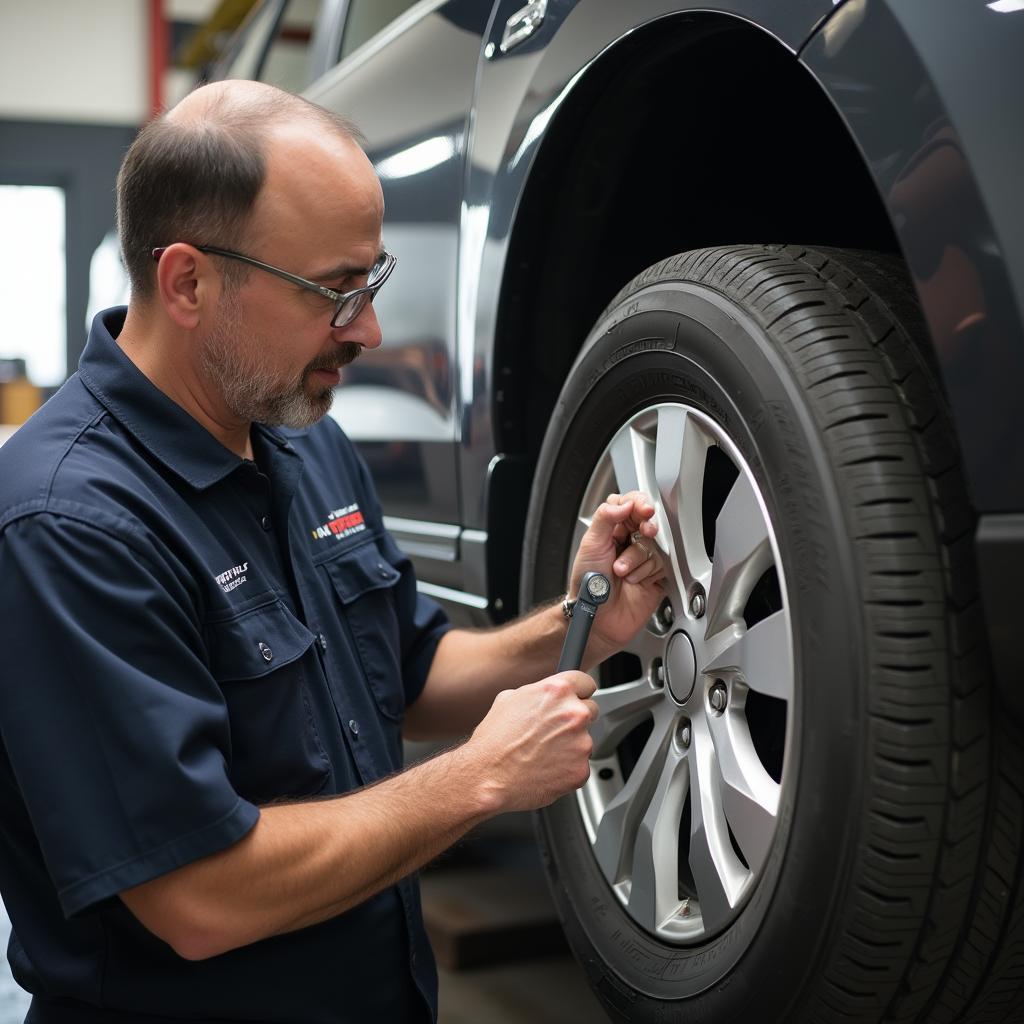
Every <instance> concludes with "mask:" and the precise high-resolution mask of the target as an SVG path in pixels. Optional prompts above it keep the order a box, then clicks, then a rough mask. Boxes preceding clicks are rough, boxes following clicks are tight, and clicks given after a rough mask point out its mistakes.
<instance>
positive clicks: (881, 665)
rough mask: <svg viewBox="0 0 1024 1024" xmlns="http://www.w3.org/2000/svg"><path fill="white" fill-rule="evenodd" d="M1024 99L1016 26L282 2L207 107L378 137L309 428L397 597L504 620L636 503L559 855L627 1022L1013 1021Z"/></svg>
mask: <svg viewBox="0 0 1024 1024" xmlns="http://www.w3.org/2000/svg"><path fill="white" fill-rule="evenodd" d="M711 7H713V8H714V9H709V8H711ZM1022 68H1024V0H992V2H985V0H724V2H722V3H717V4H714V5H709V4H707V3H698V2H696V0H694V2H686V0H628V2H624V0H578V2H573V0H547V2H545V0H534V2H532V3H527V4H526V5H525V6H523V3H522V0H500V2H496V3H488V2H483V0H421V2H419V3H413V4H410V3H408V2H402V0H348V2H345V0H333V2H332V0H323V2H321V3H316V2H312V0H307V2H305V3H301V2H297V0H291V2H284V0H277V2H269V3H265V4H262V5H261V6H259V7H257V8H256V10H255V12H254V14H253V16H252V17H251V18H250V20H249V22H248V24H247V25H246V27H245V28H244V29H243V30H242V32H241V33H240V35H239V37H238V39H237V42H236V43H235V44H234V47H233V49H232V50H231V52H230V55H229V57H228V59H227V61H226V63H225V65H224V66H223V67H221V68H220V72H219V73H220V74H223V75H231V76H245V77H255V78H261V79H263V80H265V81H270V82H273V83H275V84H279V85H283V86H284V87H286V88H290V89H292V90H294V91H302V92H304V93H305V95H307V96H308V97H310V98H311V99H313V100H315V101H317V102H319V103H321V104H323V105H325V106H327V107H329V108H331V109H333V110H337V111H340V112H343V113H345V114H346V115H348V116H350V117H352V118H353V119H354V120H355V121H356V122H357V123H358V124H359V125H360V127H361V129H362V131H363V132H364V133H365V135H366V139H367V147H366V148H367V151H368V152H369V154H370V156H371V158H372V159H373V161H374V163H375V165H376V168H377V171H378V173H379V175H380V178H381V180H382V182H383V185H384V193H385V198H386V202H387V217H386V222H385V240H386V243H387V245H388V247H389V249H391V250H392V251H394V252H395V253H396V254H397V255H398V257H399V264H398V269H397V270H396V272H395V276H394V282H393V284H392V285H391V286H390V287H389V288H388V289H386V290H385V291H384V292H382V293H381V295H380V298H379V300H378V313H379V316H380V320H381V322H382V324H383V327H384V335H385V344H384V347H383V349H381V350H380V351H379V352H377V353H374V354H372V355H370V356H367V357H366V358H364V359H361V360H360V361H359V362H358V363H356V364H354V365H353V366H352V367H351V368H349V369H348V370H346V380H345V383H344V385H343V390H342V392H341V393H340V395H339V396H338V400H337V402H336V403H335V404H336V413H335V414H336V415H337V418H338V419H339V421H340V422H341V423H342V425H343V426H344V428H345V429H346V430H347V432H348V433H349V435H350V436H351V437H353V438H354V439H355V440H356V441H357V442H358V443H359V445H360V446H361V448H362V450H363V452H364V454H365V455H366V457H367V459H368V461H369V463H370V465H371V467H372V469H373V471H374V475H375V479H376V482H377V484H378V487H379V489H380V492H381V495H382V498H383V500H384V504H385V509H386V511H387V513H388V519H387V523H388V526H389V528H390V529H391V531H392V532H393V533H394V535H395V537H396V539H397V540H398V542H399V543H400V544H401V545H403V546H404V547H405V549H406V550H407V551H408V552H409V553H410V554H411V555H413V557H414V558H415V560H416V565H417V569H418V573H419V577H420V580H421V583H420V585H421V587H422V589H423V590H424V591H426V592H427V593H429V594H431V595H433V596H435V597H437V598H439V599H441V600H442V601H444V602H445V603H446V605H447V606H448V608H449V609H450V610H451V612H452V613H453V615H454V616H455V617H456V618H457V619H459V620H461V621H469V622H476V623H493V622H500V621H501V620H503V619H505V618H507V617H509V616H511V615H513V614H515V613H517V612H518V611H519V610H521V609H525V608H529V607H531V606H533V605H535V604H537V603H538V602H541V601H546V600H549V599H551V598H555V597H557V596H559V595H560V594H561V593H562V592H563V591H564V589H565V585H566V574H567V571H568V566H569V559H570V556H571V553H572V552H573V550H574V545H575V541H576V539H577V538H578V537H579V536H580V534H581V533H582V531H583V530H584V529H585V525H586V523H587V521H588V516H589V515H590V514H591V512H592V511H593V509H594V508H595V506H596V505H597V504H598V503H599V502H600V500H602V498H603V497H604V496H605V495H607V494H608V493H609V492H613V491H620V492H621V491H625V490H628V489H631V488H634V487H640V488H642V489H644V490H646V491H647V492H648V493H650V494H651V495H652V496H653V497H654V498H655V500H656V503H657V506H658V513H657V514H658V522H659V523H660V526H661V532H660V539H661V544H662V547H663V551H664V553H665V556H666V558H667V560H668V563H669V564H670V566H671V572H670V575H669V581H668V584H667V590H666V599H665V601H664V604H663V605H662V607H661V609H660V610H659V612H658V614H657V615H656V616H655V617H654V618H653V619H652V620H651V622H650V623H649V625H648V627H647V628H646V629H645V630H644V631H643V632H642V633H641V634H640V635H638V636H637V637H636V638H635V639H634V640H633V642H632V643H631V644H630V645H629V648H628V650H627V651H626V652H625V653H623V654H621V655H619V656H617V657H615V658H613V659H611V660H610V661H609V662H606V663H605V664H604V665H602V666H601V668H600V670H599V671H598V672H597V673H596V675H597V678H598V680H599V685H600V690H599V692H598V694H597V700H598V702H599V703H600V704H601V706H602V711H603V714H602V717H601V719H600V720H599V722H598V723H597V725H596V726H595V729H594V740H595V751H594V760H593V770H592V773H591V778H590V781H589V782H588V783H587V785H586V786H585V787H584V788H583V789H582V790H581V791H580V792H579V793H578V794H577V795H575V796H573V797H568V798H566V799H564V800H562V801H560V802H558V803H557V804H555V805H553V806H551V807H549V808H547V809H546V810H545V811H544V812H543V814H542V815H541V819H540V832H541V837H542V846H543V853H544V859H545V863H546V865H547V869H548V871H549V874H550V879H551V883H552V887H553V892H554V896H555V900H556V903H557V906H558V909H559V912H560V914H561V916H562V918H563V922H564V926H565V930H566V933H567V935H568V937H569V941H570V942H571V944H572V946H573V948H574V950H575V952H576V954H577V956H578V958H579V960H580V962H581V963H582V965H583V967H584V968H585V969H586V971H587V973H588V975H589V976H590V979H591V981H592V983H593V986H594V988H595V990H596V992H597V994H598V996H599V998H600V999H601V1001H602V1003H603V1004H604V1006H605V1007H606V1008H607V1010H608V1012H609V1014H610V1015H611V1016H612V1017H613V1018H614V1019H616V1020H622V1021H650V1022H654V1021H669V1020H679V1021H706V1022H711V1021H714V1022H747V1021H750V1022H758V1024H773V1022H832V1021H835V1022H839V1021H844V1022H846V1021H858V1022H883V1021H884V1022H894V1024H895V1022H908V1024H909V1022H925V1021H929V1022H932V1021H934V1022H950V1021H977V1022H995V1021H1005V1022H1019V1021H1022V1020H1024V990H1022V985H1024V892H1022V887H1021V871H1020V867H1021V862H1022V841H1024V834H1022V830H1024V756H1022V754H1024V748H1022V744H1021V734H1020V728H1019V725H1018V723H1019V722H1020V720H1021V718H1022V716H1024V687H1022V685H1021V676H1022V673H1024V655H1022V649H1024V645H1022V643H1021V641H1020V640H1019V638H1018V637H1017V636H1016V631H1017V628H1018V626H1017V622H1016V619H1018V618H1019V617H1020V615H1021V613H1022V611H1024V607H1022V602H1021V600H1020V598H1019V596H1018V595H1019V593H1020V589H1021V586H1022V583H1021V581H1022V580H1024V427H1022V421H1021V417H1020V413H1019V405H1020V402H1019V400H1018V395H1017V392H1018V389H1019V388H1020V387H1021V386H1022V384H1024V330H1022V319H1021V310H1022V308H1024V305H1022V304H1024V200H1022V198H1021V195H1020V189H1021V183H1022V181H1024V142H1022V138H1024V72H1022Z"/></svg>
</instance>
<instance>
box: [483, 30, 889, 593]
mask: <svg viewBox="0 0 1024 1024" xmlns="http://www.w3.org/2000/svg"><path fill="white" fill-rule="evenodd" d="M754 85H756V86H757V90H758V92H757V95H756V96H752V97H749V98H748V101H747V102H745V103H743V102H740V100H741V97H742V96H743V93H744V91H745V90H746V91H749V89H750V87H751V86H754ZM766 111H768V112H771V111H775V112H776V115H771V114H769V113H766ZM811 119H813V123H814V124H815V131H814V132H813V133H808V132H807V131H806V130H805V129H804V128H803V126H804V125H805V124H806V123H807V122H808V121H810V120H811ZM673 124H675V125H678V128H677V130H676V133H675V134H673V135H670V136H668V137H666V133H665V130H664V129H665V126H666V125H668V126H671V125H673ZM755 175H756V178H755ZM754 182H756V187H752V185H753V184H754ZM754 241H799V242H806V243H808V244H819V245H827V246H832V247H847V248H849V247H853V248H864V249H875V250H882V251H888V252H898V251H899V249H898V243H897V241H896V236H895V234H894V232H893V228H892V224H891V222H890V219H889V217H888V215H887V213H886V210H885V207H884V204H883V202H882V200H881V197H880V195H879V193H878V190H877V188H876V187H875V185H874V183H873V181H872V179H871V176H870V174H869V171H868V168H867V166H866V165H865V163H864V161H863V159H862V157H861V155H860V153H859V151H858V149H857V147H856V145H855V143H854V141H853V139H852V138H851V136H850V133H849V130H848V128H847V126H846V124H845V122H844V121H843V119H842V118H841V117H840V116H839V114H838V113H837V111H836V110H835V108H834V107H833V106H832V105H831V103H830V102H829V100H828V98H827V97H826V95H825V93H824V91H823V90H822V89H821V87H820V85H819V84H818V83H817V82H816V81H815V79H814V78H813V76H812V75H811V74H810V73H809V72H808V71H807V69H806V68H805V67H804V66H802V65H801V64H800V63H799V62H798V60H797V59H796V57H795V55H794V53H793V51H792V50H791V49H790V48H789V47H788V46H786V45H785V44H784V43H783V42H781V41H780V40H779V39H778V38H776V37H775V36H774V35H772V34H770V33H769V32H767V31H766V30H764V29H761V28H759V27H757V26H755V25H752V24H751V23H749V22H747V21H745V20H743V19H740V18H738V17H735V16H730V15H723V14H712V13H706V12H689V13H685V14H678V15H672V16H669V17H665V18H661V19H658V20H657V21H654V22H652V23H650V24H648V25H645V26H642V27H641V28H638V29H636V30H635V31H633V32H631V33H629V34H628V35H626V36H625V37H623V38H621V39H620V40H619V41H618V42H617V43H616V44H615V45H613V46H612V47H610V48H608V49H606V50H605V51H604V53H602V55H601V56H600V58H598V59H597V60H596V61H594V62H593V64H592V65H590V66H588V67H587V69H586V71H585V72H584V73H583V74H581V75H580V76H578V78H577V79H576V80H575V81H574V83H573V86H572V90H571V92H570V93H569V94H568V95H567V96H566V97H565V98H564V100H563V102H562V103H561V105H560V107H559V109H558V110H557V112H556V114H555V116H554V117H553V118H552V119H551V121H550V123H549V124H548V126H547V130H546V132H545V135H544V138H543V140H542V142H541V145H540V147H539V150H538V153H537V155H536V157H535V159H534V161H533V164H532V166H531V168H530V171H529V174H528V177H527V179H526V182H525V186H524V188H523V189H522V191H521V194H520V195H519V197H518V205H517V209H516V213H515V217H514V221H513V227H512V232H511V236H510V240H509V246H508V256H507V259H506V260H505V264H504V273H503V277H502V282H501V290H500V298H499V304H498V315H497V318H496V331H495V340H494V349H493V374H494V380H495V386H494V388H493V389H492V394H493V398H492V401H493V408H492V410H491V414H492V422H493V424H494V433H495V440H496V450H497V451H500V452H503V453H505V454H507V455H509V456H511V457H512V458H514V459H516V461H517V464H518V465H519V467H520V471H519V472H518V473H517V483H516V485H515V486H516V487H517V488H518V489H519V490H520V491H521V494H520V495H519V499H520V500H521V502H522V507H523V508H525V504H526V501H527V500H528V497H529V491H530V487H531V486H532V472H533V467H534V466H535V465H536V455H537V453H538V452H539V449H540V445H541V442H542V440H543V436H544V431H545V429H546V426H547V423H548V421H549V418H550V413H551V411H552V409H553V408H554V405H555V402H556V401H557V398H558V394H559V392H560V391H561V388H562V385H563V384H564V381H565V379H566V375H567V373H568V371H569V369H570V367H571V365H572V363H573V361H574V360H575V359H576V357H577V355H578V353H579V350H580V347H581V345H582V343H583V341H584V339H585V338H586V336H587V333H588V332H589V330H590V328H591V327H592V325H593V323H594V321H595V320H596V319H597V317H598V316H599V315H600V313H601V310H602V309H603V308H604V307H605V306H606V305H607V304H608V302H609V301H610V300H611V299H612V298H613V297H614V295H615V294H616V293H617V292H618V291H619V289H620V288H621V287H622V286H623V285H625V284H626V283H627V282H628V281H629V280H630V279H631V278H632V277H633V276H635V274H637V273H639V272H640V271H641V270H643V269H644V268H645V267H647V266H649V265H650V264H652V263H654V262H656V261H657V260H659V259H662V258H664V257H666V256H670V255H673V254H675V253H678V252H681V251H685V250H687V249H694V248H700V247H705V246H714V245H718V244H737V243H745V242H754ZM505 487H506V490H505V493H504V494H503V499H502V502H501V503H500V505H501V508H502V509H503V510H504V512H505V514H507V511H508V508H509V500H510V499H509V495H508V493H507V489H508V482H507V481H506V482H505ZM488 505H489V507H490V508H492V509H497V506H498V503H496V502H493V501H489V502H488ZM506 522H507V520H506ZM519 522H520V523H521V520H520V521H519ZM489 525H490V524H489ZM503 540H504V541H508V542H509V545H506V544H505V543H503V545H502V546H503V547H505V546H510V550H512V551H515V552H517V553H518V552H519V551H521V543H514V542H515V541H520V542H521V536H520V537H516V538H510V537H506V538H503ZM512 561H513V560H512V559H510V560H509V562H508V564H506V565H495V566H494V571H496V572H498V573H500V574H501V575H502V576H505V577H506V578H509V577H511V576H513V575H514V577H515V588H512V587H509V586H505V585H502V584H501V583H499V584H498V588H497V589H498V590H500V591H501V592H502V593H503V594H506V595H508V596H507V597H505V603H506V605H507V606H508V607H510V608H515V607H517V606H518V593H516V592H515V591H516V590H517V589H518V567H517V566H516V567H514V566H513V565H512Z"/></svg>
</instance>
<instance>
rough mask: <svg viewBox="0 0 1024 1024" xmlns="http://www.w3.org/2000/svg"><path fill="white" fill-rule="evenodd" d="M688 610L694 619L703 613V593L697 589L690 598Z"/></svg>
mask: <svg viewBox="0 0 1024 1024" xmlns="http://www.w3.org/2000/svg"><path fill="white" fill-rule="evenodd" d="M690 611H691V612H693V617H694V618H695V619H699V618H700V617H701V616H702V615H703V614H704V595H703V594H702V593H701V591H699V590H698V591H697V592H696V593H695V594H694V595H693V597H692V598H690Z"/></svg>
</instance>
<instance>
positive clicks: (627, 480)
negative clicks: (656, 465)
mask: <svg viewBox="0 0 1024 1024" xmlns="http://www.w3.org/2000/svg"><path fill="white" fill-rule="evenodd" d="M646 447H647V441H646V440H645V439H644V437H643V435H642V434H641V433H640V432H639V431H637V430H634V429H633V428H632V427H625V428H623V429H622V430H620V431H619V432H618V433H617V434H616V435H615V437H614V438H613V439H612V443H611V448H610V451H609V454H610V455H611V458H612V466H613V468H614V470H615V484H616V486H617V487H618V489H619V493H620V494H625V493H626V492H627V491H636V490H639V489H640V478H641V475H643V474H644V469H643V464H644V460H645V459H646Z"/></svg>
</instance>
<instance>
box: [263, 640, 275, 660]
mask: <svg viewBox="0 0 1024 1024" xmlns="http://www.w3.org/2000/svg"><path fill="white" fill-rule="evenodd" d="M260 654H262V655H263V660H264V661H270V660H272V659H273V657H274V652H273V651H272V650H271V649H270V648H269V647H268V646H267V645H266V644H265V643H262V642H261V643H260Z"/></svg>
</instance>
